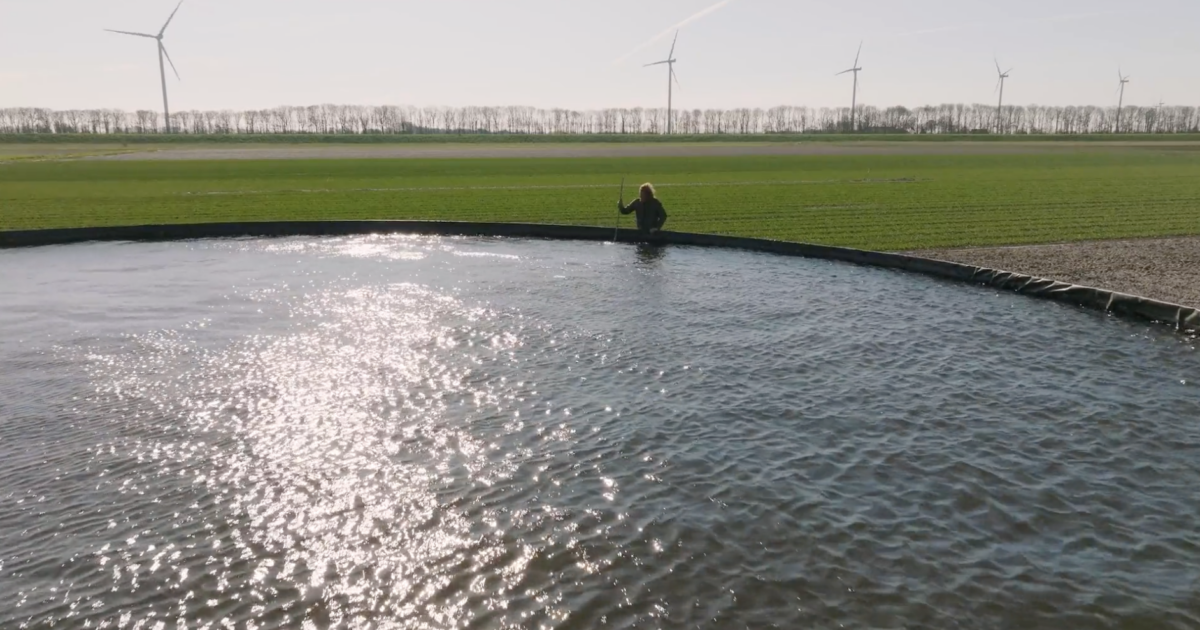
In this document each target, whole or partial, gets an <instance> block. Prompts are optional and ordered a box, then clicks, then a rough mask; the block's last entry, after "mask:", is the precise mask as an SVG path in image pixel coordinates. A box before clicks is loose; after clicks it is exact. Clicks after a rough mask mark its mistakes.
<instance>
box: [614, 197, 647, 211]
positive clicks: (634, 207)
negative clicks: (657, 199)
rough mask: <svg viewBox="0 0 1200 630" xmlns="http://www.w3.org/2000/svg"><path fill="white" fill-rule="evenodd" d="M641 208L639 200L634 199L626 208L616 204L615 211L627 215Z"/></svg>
mask: <svg viewBox="0 0 1200 630" xmlns="http://www.w3.org/2000/svg"><path fill="white" fill-rule="evenodd" d="M641 207H642V200H641V199H634V200H633V201H632V202H630V204H629V205H628V206H626V205H622V204H621V203H620V202H617V209H618V210H620V211H621V214H629V213H631V212H637V211H638V209H639V208H641Z"/></svg>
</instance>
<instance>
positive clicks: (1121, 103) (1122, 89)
mask: <svg viewBox="0 0 1200 630" xmlns="http://www.w3.org/2000/svg"><path fill="white" fill-rule="evenodd" d="M1117 81H1120V83H1119V84H1118V85H1117V89H1118V90H1120V92H1121V97H1120V98H1119V99H1117V131H1116V133H1121V107H1123V106H1124V105H1125V84H1126V83H1129V77H1127V76H1125V75H1123V74H1121V69H1120V68H1117Z"/></svg>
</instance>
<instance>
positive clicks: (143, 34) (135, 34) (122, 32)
mask: <svg viewBox="0 0 1200 630" xmlns="http://www.w3.org/2000/svg"><path fill="white" fill-rule="evenodd" d="M104 30H106V31H108V32H109V33H120V34H122V35H133V36H134V37H149V38H150V39H158V38H157V37H155V36H153V35H147V34H145V33H131V32H129V31H114V30H112V29H111V28H106V29H104Z"/></svg>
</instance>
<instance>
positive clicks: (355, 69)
mask: <svg viewBox="0 0 1200 630" xmlns="http://www.w3.org/2000/svg"><path fill="white" fill-rule="evenodd" d="M175 2H176V0H0V107H21V106H31V107H50V108H54V109H74V108H100V107H102V108H109V107H112V108H121V109H127V110H136V109H154V110H157V109H160V108H161V105H162V102H161V93H160V89H161V88H160V84H159V77H158V60H157V54H156V53H155V44H154V42H153V41H152V40H149V39H141V38H135V37H128V36H124V35H116V34H112V33H106V32H104V31H103V30H102V29H105V28H112V29H120V30H130V31H140V32H157V31H158V29H159V28H161V26H162V24H163V22H164V21H165V20H166V18H167V16H168V15H170V13H171V11H172V9H174V8H175ZM1197 25H1200V1H1198V0H1141V2H1129V1H1128V0H1007V1H1006V2H1003V3H1001V2H996V1H995V0H858V1H856V2H847V1H846V0H822V1H818V0H721V1H718V0H184V2H183V6H182V8H180V10H179V12H178V14H177V15H176V17H175V20H174V21H173V22H172V24H171V26H170V28H169V29H168V30H167V32H166V38H165V40H164V41H165V43H166V46H167V50H168V52H169V53H170V55H171V58H172V59H173V60H174V62H175V65H176V66H177V68H178V70H179V73H180V75H181V77H182V80H176V79H175V78H174V76H172V75H171V74H170V68H168V69H167V72H168V77H169V84H168V89H169V90H170V94H171V107H172V109H173V110H181V109H200V110H205V109H239V110H240V109H248V108H255V109H262V108H269V107H274V106H278V105H311V104H320V103H338V104H363V105H385V104H392V105H416V106H438V105H448V106H464V105H531V106H535V107H564V108H571V109H594V108H603V107H637V106H641V107H661V106H664V105H665V104H666V96H667V95H666V91H667V85H666V81H667V72H666V69H665V67H664V66H656V67H653V68H645V67H643V64H645V63H650V62H654V61H660V60H662V59H665V58H666V55H667V53H668V51H669V49H670V45H671V37H672V36H673V35H674V32H675V28H678V29H679V31H680V33H679V43H678V47H677V49H676V53H675V57H676V58H677V59H678V63H677V64H676V73H677V75H678V77H679V82H680V87H679V88H678V89H677V90H676V93H675V105H676V107H677V108H687V109H695V108H709V107H717V108H732V107H764V108H765V107H771V106H775V105H807V106H812V107H822V106H846V105H848V104H849V99H850V92H851V82H852V80H851V78H850V76H849V75H843V76H834V75H835V73H837V72H838V71H840V70H844V69H846V68H849V67H851V64H852V63H853V61H854V54H855V50H856V49H857V47H858V45H859V42H860V41H862V42H863V48H862V58H861V61H860V65H861V66H862V67H863V71H862V73H861V75H860V84H859V103H863V104H868V105H876V106H880V107H886V106H891V105H906V106H917V105H925V104H940V103H993V102H995V99H996V97H995V87H996V68H995V66H994V63H993V58H994V57H997V58H999V61H1000V64H1001V65H1002V66H1003V67H1004V68H1005V69H1008V68H1010V67H1011V68H1012V69H1013V70H1012V75H1011V77H1010V79H1009V80H1008V82H1007V83H1006V84H1005V102H1006V103H1010V104H1040V105H1085V104H1087V105H1115V104H1116V98H1117V97H1116V89H1117V69H1118V67H1120V68H1121V69H1122V70H1123V71H1124V73H1125V74H1127V75H1129V76H1130V77H1131V80H1130V83H1129V85H1128V86H1127V88H1126V103H1129V104H1143V105H1152V104H1157V103H1158V102H1159V100H1160V99H1161V100H1163V101H1165V102H1166V103H1168V104H1178V105H1200V37H1197V36H1196V35H1195V33H1196V27H1197Z"/></svg>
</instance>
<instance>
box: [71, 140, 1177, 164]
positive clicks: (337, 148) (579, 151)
mask: <svg viewBox="0 0 1200 630" xmlns="http://www.w3.org/2000/svg"><path fill="white" fill-rule="evenodd" d="M1177 144H1187V145H1189V146H1192V145H1191V144H1190V143H1167V142H1154V143H1107V142H844V143H832V142H796V143H790V142H789V143H785V142H776V143H772V142H763V143H727V144H726V143H720V142H713V143H679V144H619V143H612V144H605V143H596V144H569V143H563V144H455V143H446V144H342V145H338V144H311V145H304V144H298V145H297V144H279V145H240V146H239V145H228V146H225V145H214V144H208V145H191V146H181V147H164V146H162V145H158V146H147V147H144V148H142V147H137V146H130V147H126V148H125V150H128V151H131V152H129V153H123V154H120V155H107V156H95V157H90V158H85V159H93V160H304V159H308V160H312V159H370V158H379V159H389V158H390V159H397V158H577V157H612V158H619V157H703V156H711V157H734V156H754V155H1000V154H1020V153H1043V152H1054V151H1078V150H1080V149H1085V150H1101V151H1102V150H1124V149H1131V148H1133V149H1153V148H1168V147H1169V146H1172V145H1177ZM1195 146H1196V147H1197V148H1200V144H1196V145H1195Z"/></svg>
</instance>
